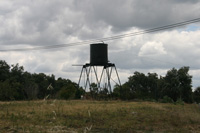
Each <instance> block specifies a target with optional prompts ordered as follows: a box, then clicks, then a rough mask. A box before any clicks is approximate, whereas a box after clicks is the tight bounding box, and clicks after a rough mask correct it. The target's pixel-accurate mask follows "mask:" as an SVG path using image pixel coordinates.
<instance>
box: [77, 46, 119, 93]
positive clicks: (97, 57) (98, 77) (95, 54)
mask: <svg viewBox="0 0 200 133" xmlns="http://www.w3.org/2000/svg"><path fill="white" fill-rule="evenodd" d="M107 47H108V45H107V44H104V43H97V44H90V63H86V64H85V65H83V66H82V70H81V74H80V78H79V81H78V85H80V82H81V79H82V77H83V76H84V75H86V78H84V79H85V80H84V89H85V90H86V89H87V87H89V90H90V91H91V83H93V81H91V80H92V77H91V76H92V71H94V75H95V76H94V77H95V82H94V83H96V84H97V88H98V91H101V89H102V88H104V89H107V90H108V91H109V92H110V93H111V92H112V86H111V80H113V79H112V72H113V71H115V73H116V76H117V80H118V83H117V82H115V81H114V80H113V81H114V82H115V83H117V84H119V85H120V86H121V82H120V78H119V75H118V72H117V68H116V66H115V64H114V63H109V61H108V52H107V51H108V50H107ZM97 67H101V69H102V70H101V73H98V72H97ZM103 78H104V79H103ZM102 80H104V81H105V80H106V81H107V84H105V85H104V87H102V82H103V81H102Z"/></svg>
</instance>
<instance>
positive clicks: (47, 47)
mask: <svg viewBox="0 0 200 133" xmlns="http://www.w3.org/2000/svg"><path fill="white" fill-rule="evenodd" d="M197 22H200V18H196V19H192V20H188V21H184V22H179V23H174V24H170V25H166V26H161V27H157V28H152V29H147V30H142V31H138V32H132V33H128V34H121V35H116V36H111V37H105V38H98V39H91V40H86V41H81V42H74V43H67V44H57V45H48V46H38V47H32V48H16V49H0V52H9V51H31V50H42V49H54V48H62V47H71V46H77V45H84V44H88V43H95V42H97V41H110V40H116V39H121V38H125V37H132V36H137V35H142V34H147V33H152V32H158V31H162V30H167V29H172V28H176V27H180V26H184V25H188V24H192V23H197Z"/></svg>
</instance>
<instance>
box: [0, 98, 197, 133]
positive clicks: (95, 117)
mask: <svg viewBox="0 0 200 133" xmlns="http://www.w3.org/2000/svg"><path fill="white" fill-rule="evenodd" d="M0 131H1V132H6V133H7V132H51V133H52V132H59V133H60V132H70V133H71V132H187V133H188V132H198V131H200V107H199V106H198V105H197V104H184V105H174V104H163V103H153V102H125V101H84V100H83V101H81V100H78V101H76V100H73V101H62V100H57V101H53V100H48V101H20V102H18V101H15V102H0Z"/></svg>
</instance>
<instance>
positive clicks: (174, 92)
mask: <svg viewBox="0 0 200 133" xmlns="http://www.w3.org/2000/svg"><path fill="white" fill-rule="evenodd" d="M188 72H189V67H181V68H180V69H179V70H177V69H175V68H172V69H171V70H169V71H168V72H167V74H166V76H165V77H164V87H163V89H162V95H163V96H165V95H166V96H169V97H170V98H172V99H173V100H174V101H177V100H178V99H182V100H184V101H185V102H192V85H191V84H192V76H190V75H189V73H188Z"/></svg>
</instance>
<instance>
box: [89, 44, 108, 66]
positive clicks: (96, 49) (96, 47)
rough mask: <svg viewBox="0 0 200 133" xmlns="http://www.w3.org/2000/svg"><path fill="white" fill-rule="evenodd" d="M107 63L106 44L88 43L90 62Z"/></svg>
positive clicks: (102, 64)
mask: <svg viewBox="0 0 200 133" xmlns="http://www.w3.org/2000/svg"><path fill="white" fill-rule="evenodd" d="M107 63H108V44H104V43H96V44H90V64H91V65H94V66H104V65H106V64H107Z"/></svg>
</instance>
